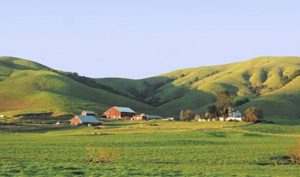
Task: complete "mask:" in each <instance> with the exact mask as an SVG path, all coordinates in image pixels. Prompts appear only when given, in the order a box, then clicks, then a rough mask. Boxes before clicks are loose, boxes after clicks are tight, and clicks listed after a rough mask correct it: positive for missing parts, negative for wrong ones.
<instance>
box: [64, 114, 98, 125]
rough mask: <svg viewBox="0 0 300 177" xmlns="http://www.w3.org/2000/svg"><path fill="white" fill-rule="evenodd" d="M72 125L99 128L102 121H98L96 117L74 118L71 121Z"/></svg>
mask: <svg viewBox="0 0 300 177" xmlns="http://www.w3.org/2000/svg"><path fill="white" fill-rule="evenodd" d="M70 122H71V125H73V126H79V125H92V126H97V125H101V124H102V121H100V120H98V119H96V117H94V116H74V117H73V118H72V119H71V120H70Z"/></svg>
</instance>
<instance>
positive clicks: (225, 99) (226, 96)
mask: <svg viewBox="0 0 300 177" xmlns="http://www.w3.org/2000/svg"><path fill="white" fill-rule="evenodd" d="M216 105H217V108H218V109H219V110H220V114H221V116H222V117H224V118H225V117H228V112H229V109H230V108H231V107H232V105H233V104H232V97H231V94H230V92H229V91H227V90H226V91H221V92H218V93H217V104H216Z"/></svg>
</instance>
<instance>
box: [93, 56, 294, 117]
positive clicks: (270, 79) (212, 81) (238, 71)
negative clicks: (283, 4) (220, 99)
mask: <svg viewBox="0 0 300 177" xmlns="http://www.w3.org/2000/svg"><path fill="white" fill-rule="evenodd" d="M298 76H300V58H298V57H260V58H255V59H252V60H248V61H245V62H238V63H232V64H226V65H219V66H210V67H198V68H190V69H183V70H178V71H174V72H171V73H167V74H164V75H161V76H157V77H152V78H147V79H142V80H130V79H122V78H104V79H97V80H96V81H97V83H100V84H102V85H106V86H108V87H111V88H113V89H114V90H115V91H117V92H119V93H121V94H123V95H127V96H128V97H131V98H134V99H136V100H140V101H142V102H144V103H147V104H150V105H153V106H156V107H157V108H158V109H160V110H168V111H169V112H170V113H171V114H174V115H177V114H178V112H179V111H180V110H181V109H187V108H190V109H193V110H195V111H199V112H204V110H205V109H206V108H207V106H208V105H210V104H213V103H214V102H215V101H216V96H215V95H216V93H217V92H219V91H222V90H228V91H230V92H231V93H232V95H234V100H235V101H237V100H240V99H243V98H248V99H250V102H248V103H246V104H243V105H240V106H239V109H241V110H244V109H245V108H247V107H249V106H257V107H260V108H262V109H263V110H264V113H265V115H266V116H273V117H300V107H299V105H300V77H298Z"/></svg>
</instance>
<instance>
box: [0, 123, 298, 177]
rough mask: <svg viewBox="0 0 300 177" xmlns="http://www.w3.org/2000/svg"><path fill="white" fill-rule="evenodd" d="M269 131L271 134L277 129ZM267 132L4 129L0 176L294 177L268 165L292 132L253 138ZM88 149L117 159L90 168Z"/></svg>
mask: <svg viewBox="0 0 300 177" xmlns="http://www.w3.org/2000/svg"><path fill="white" fill-rule="evenodd" d="M270 126H273V127H274V132H275V133H278V132H277V131H276V129H278V128H279V129H278V131H279V130H280V131H281V126H284V125H281V126H280V127H276V125H271V124H270ZM268 128H269V127H268V125H249V124H246V123H234V122H232V123H230V122H227V123H225V122H224V123H222V122H205V123H200V122H199V123H198V122H197V123H196V122H168V121H143V122H132V121H109V122H105V123H104V125H103V127H102V128H101V129H95V128H93V127H69V126H67V125H60V126H56V125H24V124H19V125H14V126H8V125H5V126H0V131H1V132H0V140H1V141H0V152H1V153H0V176H222V177H224V176H278V177H282V176H284V177H286V176H299V171H300V166H299V165H293V164H290V163H286V162H288V161H287V160H285V161H283V162H284V163H282V164H278V165H277V166H276V165H274V159H277V158H284V155H285V151H286V149H287V148H289V147H291V146H292V145H293V144H294V143H295V142H296V141H297V137H298V138H299V135H300V133H299V131H298V130H299V129H298V128H299V126H297V127H296V128H295V129H297V130H295V131H294V130H293V131H286V132H282V133H283V134H284V135H289V134H290V133H292V134H293V135H295V137H288V136H278V135H277V134H276V136H275V134H274V136H273V135H272V132H269V133H270V135H265V134H262V133H260V130H261V132H265V131H266V130H265V129H268ZM269 129H271V128H269ZM287 129H288V128H287ZM246 130H247V132H246ZM242 131H245V132H242ZM252 131H253V132H255V133H251V132H252ZM89 146H93V147H102V148H107V149H113V150H114V151H115V152H116V156H117V157H116V159H115V160H114V162H110V163H90V162H89V158H88V153H87V147H89Z"/></svg>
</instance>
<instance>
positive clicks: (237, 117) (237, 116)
mask: <svg viewBox="0 0 300 177" xmlns="http://www.w3.org/2000/svg"><path fill="white" fill-rule="evenodd" d="M226 121H238V122H241V121H242V113H240V111H230V112H229V113H228V117H227V118H226Z"/></svg>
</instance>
